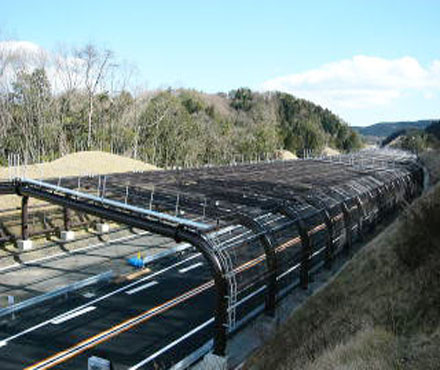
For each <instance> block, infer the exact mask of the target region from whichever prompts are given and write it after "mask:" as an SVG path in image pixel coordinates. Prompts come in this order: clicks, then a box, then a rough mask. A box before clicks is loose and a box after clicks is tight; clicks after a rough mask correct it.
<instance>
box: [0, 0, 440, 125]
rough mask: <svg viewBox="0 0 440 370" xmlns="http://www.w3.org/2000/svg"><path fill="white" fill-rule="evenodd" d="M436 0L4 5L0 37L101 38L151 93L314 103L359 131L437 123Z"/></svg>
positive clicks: (0, 0)
mask: <svg viewBox="0 0 440 370" xmlns="http://www.w3.org/2000/svg"><path fill="white" fill-rule="evenodd" d="M439 16H440V1H439V0H413V1H407V0H399V1H394V0H387V1H386V0H381V1H376V0H369V1H363V0H339V1H338V0H332V1H325V0H323V1H313V0H310V1H296V0H290V1H282V0H271V1H267V0H266V1H258V0H253V1H250V0H234V1H230V0H222V1H215V0H204V1H193V0H186V1H181V0H175V1H171V0H161V1H157V0H155V1H150V0H143V1H134V0H125V1H119V0H105V1H98V0H94V1H92V0H86V1H84V0H75V1H61V0H58V1H49V0H46V1H44V0H39V1H31V0H29V1H25V0H15V1H10V0H0V30H1V33H0V38H1V37H3V39H5V38H7V39H8V40H21V41H27V42H30V43H33V44H36V45H38V46H39V47H41V48H43V49H45V50H48V51H50V52H55V50H56V49H57V47H59V45H61V44H63V45H67V46H77V47H80V46H83V45H85V44H86V43H89V42H92V43H94V44H97V45H99V46H102V47H105V48H109V49H111V50H113V51H114V52H115V54H116V56H117V57H118V59H119V60H126V61H128V62H129V63H133V64H134V65H136V66H137V68H138V70H139V72H140V73H139V75H138V76H137V78H138V80H139V81H138V82H139V84H142V85H145V84H146V86H147V87H148V88H149V89H155V88H164V87H168V86H171V87H175V88H177V87H186V88H194V89H197V90H202V91H205V92H208V93H216V92H219V91H223V92H228V91H230V90H232V89H235V88H238V87H250V88H252V89H255V90H258V91H270V90H280V91H285V92H289V93H292V94H293V95H295V96H297V97H300V98H305V99H308V100H311V101H313V102H315V103H317V104H320V105H322V106H324V107H326V108H329V109H330V110H332V111H334V112H335V113H336V114H338V115H339V116H340V117H341V118H342V119H344V120H345V121H347V122H348V123H349V124H350V125H369V124H373V123H376V122H381V121H395V120H417V119H425V118H440V25H439V24H440V23H439V20H440V17H439Z"/></svg>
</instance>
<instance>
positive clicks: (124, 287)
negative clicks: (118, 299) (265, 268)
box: [0, 253, 201, 343]
mask: <svg viewBox="0 0 440 370" xmlns="http://www.w3.org/2000/svg"><path fill="white" fill-rule="evenodd" d="M200 255H201V253H197V254H195V255H193V256H191V257H188V258H187V259H185V260H183V261H180V262H177V263H175V264H174V265H171V266H168V267H166V268H164V269H162V270H159V271H157V272H155V273H153V274H151V275H148V276H145V277H144V278H142V279H139V280H137V281H134V282H133V283H130V284H128V285H126V286H123V287H122V288H119V289H116V290H114V291H112V292H109V293H107V294H104V295H103V296H101V297H98V298H96V299H94V300H93V301H90V302H88V303H85V304H83V305H81V306H78V307H76V308H74V309H72V310H70V311H67V312H64V313H63V314H61V315H58V316H56V317H53V318H51V319H49V320H46V321H43V322H41V323H39V324H37V325H34V326H32V327H30V328H29V329H26V330H23V331H22V332H19V333H17V334H14V335H11V336H10V337H8V338H5V339H3V340H2V341H4V342H6V343H7V342H10V341H11V340H14V339H16V338H19V337H22V336H23V335H25V334H28V333H31V332H33V331H35V330H37V329H40V328H42V327H44V326H46V325H48V324H50V323H51V321H52V320H54V319H56V318H58V317H60V316H63V315H69V314H71V313H74V312H76V311H79V310H82V309H83V308H85V307H89V306H91V305H93V304H95V303H97V302H100V301H103V300H104V299H107V298H109V297H111V296H114V295H115V294H118V293H120V292H123V291H125V290H127V289H130V288H131V287H133V286H135V285H137V284H139V283H141V282H143V281H146V280H149V279H151V278H153V277H155V276H157V275H160V274H163V273H164V272H167V271H169V270H171V269H173V268H174V267H177V266H180V265H182V264H184V263H186V262H188V261H190V260H192V259H194V258H197V257H200ZM0 343H1V341H0Z"/></svg>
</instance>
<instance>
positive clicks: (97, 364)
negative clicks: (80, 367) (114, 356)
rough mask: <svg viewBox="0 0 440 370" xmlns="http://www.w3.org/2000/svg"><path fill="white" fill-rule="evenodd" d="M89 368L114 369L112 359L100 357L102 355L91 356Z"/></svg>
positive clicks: (93, 369) (99, 369) (89, 369)
mask: <svg viewBox="0 0 440 370" xmlns="http://www.w3.org/2000/svg"><path fill="white" fill-rule="evenodd" d="M87 365H88V367H87V369H88V370H111V369H112V365H111V363H110V361H108V360H106V359H103V358H100V357H96V356H92V357H89V360H88V364H87Z"/></svg>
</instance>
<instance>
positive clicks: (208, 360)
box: [200, 353, 228, 370]
mask: <svg viewBox="0 0 440 370" xmlns="http://www.w3.org/2000/svg"><path fill="white" fill-rule="evenodd" d="M200 366H201V367H200V368H201V369H204V370H227V369H228V359H227V357H221V356H217V355H214V354H213V353H208V354H207V355H206V356H205V357H204V358H203V361H202V363H201V364H200Z"/></svg>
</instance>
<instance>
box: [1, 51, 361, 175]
mask: <svg viewBox="0 0 440 370" xmlns="http://www.w3.org/2000/svg"><path fill="white" fill-rule="evenodd" d="M31 57H32V58H31ZM31 57H30V56H29V55H25V54H20V53H12V52H10V53H7V51H6V50H5V49H0V163H3V164H5V163H6V161H7V158H8V154H10V153H19V154H21V155H22V158H26V159H27V161H28V162H29V163H35V162H41V161H46V160H53V159H55V158H59V157H61V156H63V155H65V154H68V153H73V152H77V151H81V150H82V151H84V150H89V151H90V150H100V151H106V152H111V153H116V154H121V155H125V156H129V157H132V158H134V159H142V160H143V161H148V162H150V163H152V164H154V165H157V166H159V167H170V166H185V165H188V166H191V165H197V164H203V163H208V162H211V163H221V162H224V161H230V160H232V159H234V157H235V159H236V160H238V159H239V158H244V159H248V160H249V159H255V156H256V155H259V156H264V155H265V154H266V153H269V154H272V153H274V152H275V151H276V150H280V149H287V150H289V151H291V152H293V153H294V154H300V153H301V152H302V150H303V149H304V148H307V149H309V150H314V151H315V152H320V150H322V149H323V148H324V147H326V146H329V147H332V148H334V149H338V150H340V151H349V150H354V149H357V148H359V147H360V146H361V142H360V139H359V136H358V135H357V134H356V133H355V132H354V131H352V130H351V129H350V128H349V127H348V125H347V124H346V123H345V122H343V121H342V120H341V119H340V118H339V117H337V116H336V115H335V114H333V113H332V112H330V111H329V110H327V109H324V108H321V107H320V106H317V105H315V104H312V103H311V102H308V101H306V100H302V99H298V98H295V97H293V96H291V95H288V94H284V93H265V94H262V93H257V92H254V91H251V90H250V89H247V88H240V89H237V90H233V91H230V92H229V93H227V94H225V93H218V94H204V93H201V92H198V91H194V90H185V89H171V88H170V89H166V90H158V91H149V90H146V89H144V88H139V87H133V80H134V79H135V76H136V75H135V73H133V71H132V70H131V69H129V68H128V69H127V67H126V65H124V64H123V63H121V62H120V61H118V60H117V59H116V57H115V56H114V53H113V52H111V51H109V50H104V49H101V48H99V47H97V46H94V45H86V46H84V47H81V48H77V49H73V50H67V51H66V50H65V51H64V55H63V58H61V59H55V60H51V59H50V58H49V57H48V56H38V55H32V56H31ZM48 58H49V59H48ZM30 59H31V60H32V62H29V60H30ZM54 76H56V78H55V79H54ZM297 152H298V153H297ZM237 156H238V157H237Z"/></svg>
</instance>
